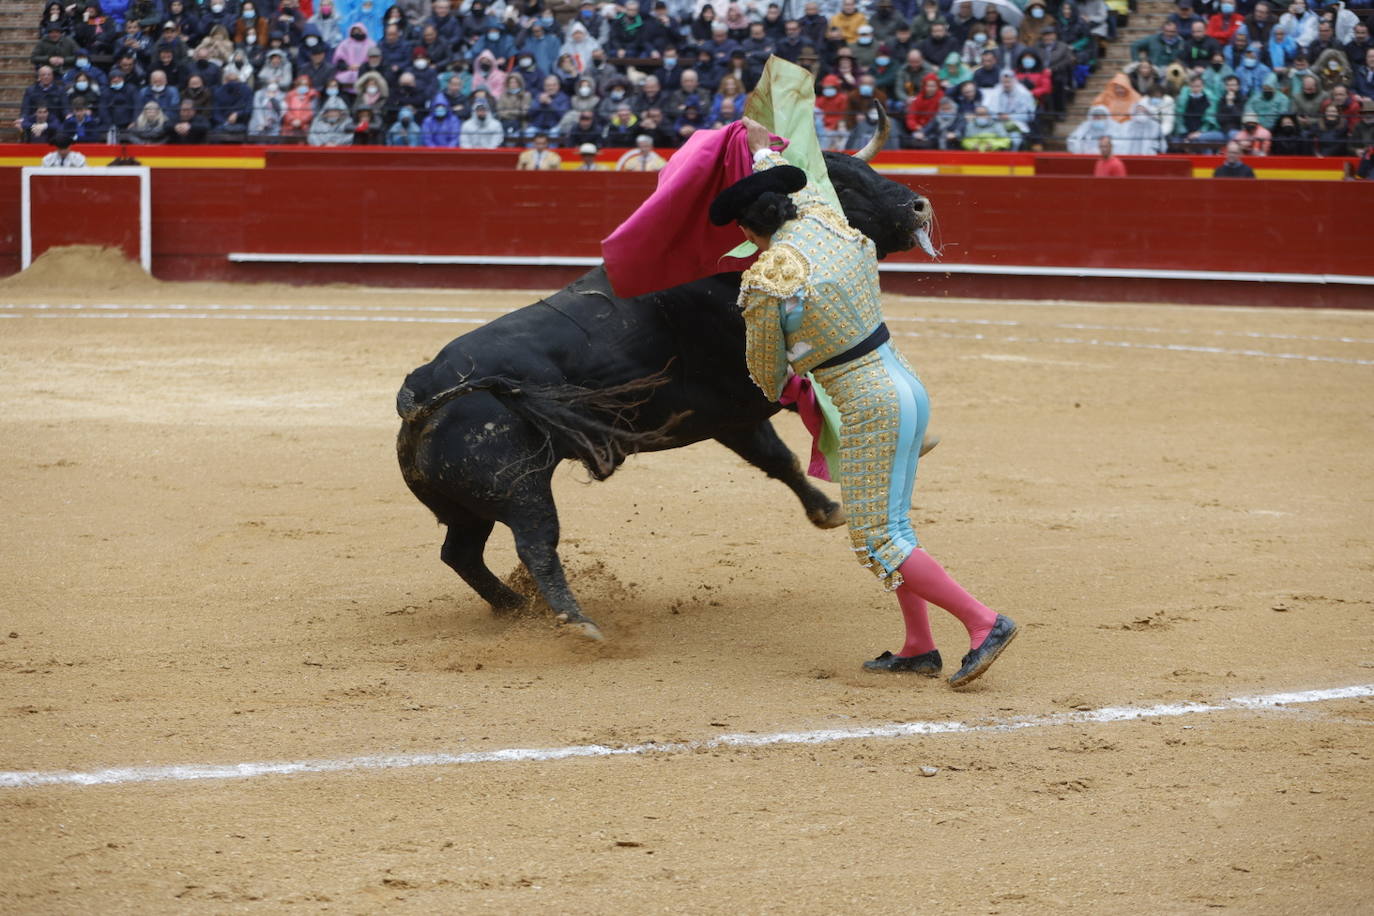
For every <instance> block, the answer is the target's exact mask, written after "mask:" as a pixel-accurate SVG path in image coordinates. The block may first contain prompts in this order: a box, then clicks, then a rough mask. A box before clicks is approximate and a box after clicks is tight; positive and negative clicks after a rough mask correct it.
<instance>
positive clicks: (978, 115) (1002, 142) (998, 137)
mask: <svg viewBox="0 0 1374 916" xmlns="http://www.w3.org/2000/svg"><path fill="white" fill-rule="evenodd" d="M1011 144H1012V141H1011V137H1009V136H1008V135H1007V132H1006V130H1005V129H1004V128H1003V126H1002V124H1001V123H999V122H998V121H997V119H996V118H994V117H993V116H992V114H991V113H990V112H989V111H988V109H987V106H985V105H979V106H977V107H976V108H974V110H973V116H972V117H970V118H966V119H965V122H964V138H963V142H962V144H961V145H962V146H963V148H964V149H967V150H977V151H978V152H988V151H991V150H1009V149H1011Z"/></svg>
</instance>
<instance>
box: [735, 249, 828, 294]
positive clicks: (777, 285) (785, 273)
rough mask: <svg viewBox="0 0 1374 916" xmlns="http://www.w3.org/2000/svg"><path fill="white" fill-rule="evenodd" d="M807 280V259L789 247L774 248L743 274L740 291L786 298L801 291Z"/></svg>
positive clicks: (760, 256) (808, 265)
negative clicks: (753, 291) (756, 291)
mask: <svg viewBox="0 0 1374 916" xmlns="http://www.w3.org/2000/svg"><path fill="white" fill-rule="evenodd" d="M810 278H811V265H810V264H808V263H807V261H806V258H804V257H802V256H801V254H800V253H799V252H798V251H797V250H796V249H794V248H792V247H790V246H788V245H774V246H772V247H771V248H769V249H768V250H767V251H765V252H764V253H763V254H761V255H759V259H758V260H757V261H755V262H754V264H753V266H752V267H750V268H749V269H748V270H746V271H745V272H744V276H742V277H741V278H740V289H742V290H758V291H759V292H761V293H764V294H766V295H769V296H777V297H778V298H779V299H785V298H787V297H789V296H795V295H796V294H797V293H798V291H801V290H804V289H805V288H806V287H807V285H808V282H809V280H810Z"/></svg>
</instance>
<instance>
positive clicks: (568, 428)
mask: <svg viewBox="0 0 1374 916" xmlns="http://www.w3.org/2000/svg"><path fill="white" fill-rule="evenodd" d="M826 155H827V158H826V165H827V167H828V170H829V172H830V177H831V181H832V183H833V184H834V186H835V190H836V193H837V194H838V195H839V198H840V202H841V204H842V206H843V207H844V210H845V215H846V216H847V217H848V219H849V221H850V222H851V223H852V224H853V225H854V226H855V227H857V228H859V229H860V230H862V231H863V232H864V233H865V234H867V235H868V236H869V237H870V238H872V239H873V240H874V242H875V244H876V245H877V247H878V250H879V253H880V255H883V256H885V255H886V254H888V253H890V252H892V251H899V250H906V249H909V248H911V247H913V245H915V243H916V230H917V228H918V227H919V226H921V225H923V224H924V223H925V222H926V221H927V220H928V218H929V213H930V209H929V206H928V205H927V203H926V201H925V200H924V199H923V198H921V197H920V196H919V195H917V194H915V193H914V192H912V191H911V190H909V189H908V188H906V187H905V186H903V185H900V184H897V183H896V182H893V181H889V180H887V179H885V178H882V177H880V176H879V175H878V174H877V173H876V172H874V171H873V169H871V168H870V167H869V166H868V164H867V163H866V162H864V161H861V160H860V159H858V158H856V157H851V156H845V155H839V154H829V153H828V154H826ZM739 280H740V275H739V274H738V273H725V274H717V275H715V276H713V277H708V278H706V279H703V280H698V281H696V282H693V283H688V284H684V285H682V286H677V287H674V288H672V289H668V290H664V291H663V292H658V293H652V294H649V295H646V296H639V297H636V298H633V299H622V298H620V297H618V296H616V295H615V294H614V293H613V292H612V291H611V287H610V284H609V283H608V282H607V279H606V273H605V271H604V269H602V268H600V267H598V268H596V269H595V270H592V271H591V272H590V273H588V274H586V275H585V276H583V277H582V278H581V279H579V280H577V281H576V282H574V283H572V284H570V285H569V286H567V287H565V288H563V289H562V290H560V291H558V292H557V293H554V294H553V295H551V296H549V297H548V298H546V299H542V300H540V301H539V302H536V303H535V304H534V305H529V306H526V307H524V308H522V309H519V310H517V311H515V312H511V313H510V314H507V315H504V316H502V317H500V318H498V319H496V320H495V321H492V322H490V323H489V324H486V325H484V326H482V327H480V328H478V329H477V330H474V331H472V332H470V333H468V334H464V335H463V336H462V337H459V338H458V339H457V340H454V341H452V342H451V343H449V344H448V346H446V347H444V349H443V350H442V351H441V352H440V353H439V355H438V356H436V357H435V358H434V359H433V360H432V361H431V362H429V363H427V364H425V365H423V366H421V367H420V368H418V369H416V370H415V371H414V372H412V373H410V375H408V376H407V377H406V380H405V385H404V386H403V387H402V388H401V391H400V392H399V394H398V395H397V399H396V406H397V412H398V413H399V414H400V415H401V418H402V423H401V431H400V435H399V436H398V439H397V452H398V455H399V458H400V463H401V471H402V473H403V474H404V476H405V481H406V483H407V484H408V485H409V487H410V489H411V491H412V492H413V493H414V494H415V495H416V497H418V498H419V500H420V501H421V502H422V503H424V504H425V505H426V506H428V507H429V508H430V510H431V511H433V512H434V514H435V515H436V516H437V517H438V519H439V521H440V522H442V523H443V524H444V525H446V526H447V527H448V533H447V536H446V537H445V539H444V545H443V549H442V551H441V554H440V555H441V556H442V558H443V561H444V562H445V563H447V564H448V565H449V566H450V567H452V568H453V570H454V571H455V572H457V573H458V575H459V576H461V577H462V578H463V581H464V582H466V583H467V584H468V585H470V586H471V587H472V588H473V589H474V590H475V591H476V592H477V593H478V594H479V595H481V596H482V598H484V599H485V600H486V601H487V602H489V603H490V604H491V606H492V607H493V608H494V609H496V610H497V611H508V610H513V609H515V608H518V607H520V606H521V605H522V604H523V603H524V600H525V599H524V598H523V597H522V596H521V595H520V594H518V593H517V592H515V591H514V590H512V589H511V588H509V587H508V586H507V585H505V584H504V583H503V582H502V581H501V580H500V579H498V578H497V577H496V576H495V575H494V574H493V573H492V572H491V570H490V569H488V568H487V565H486V563H485V562H484V560H483V551H484V548H485V546H486V542H487V538H488V536H490V534H491V531H492V528H493V527H494V524H495V523H496V522H501V523H503V524H505V525H506V526H508V527H509V528H510V529H511V532H512V533H513V534H514V537H515V549H516V552H517V554H518V555H519V557H520V560H521V562H522V563H523V564H524V565H525V567H526V569H528V570H529V572H530V575H531V577H532V578H533V579H534V582H535V583H536V585H537V586H538V588H539V591H540V593H541V594H542V595H543V596H544V599H545V601H547V602H548V604H549V607H550V608H552V609H553V611H554V614H555V615H556V616H557V619H558V620H559V621H561V622H563V623H565V624H568V625H570V626H573V627H574V628H576V629H577V630H578V631H579V632H580V633H582V634H583V635H587V636H591V637H593V638H599V636H600V631H599V630H598V629H597V627H596V625H595V624H594V623H593V622H592V621H590V620H589V619H587V618H586V617H585V616H583V614H582V610H581V608H580V607H579V605H578V603H577V599H576V598H575V597H573V593H572V591H571V590H570V589H569V587H568V582H567V578H566V576H565V575H564V571H563V565H562V563H561V561H560V560H559V557H558V550H557V548H558V536H559V533H558V512H557V509H556V508H555V506H554V500H553V490H552V478H553V472H554V469H555V468H556V467H557V465H558V464H559V462H560V461H562V460H563V459H565V458H574V459H578V460H580V461H582V462H583V464H585V465H586V466H587V468H588V470H589V471H590V472H591V474H592V476H594V477H595V478H597V479H605V478H606V477H608V476H610V475H611V474H612V473H613V472H614V471H615V469H616V468H617V467H618V466H619V464H620V462H621V461H623V460H624V458H625V456H626V455H627V454H629V453H631V452H635V451H657V450H660V449H668V448H678V447H681V446H684V445H690V444H692V443H694V442H700V441H701V440H703V439H715V440H716V441H717V442H719V443H721V444H722V445H724V446H725V447H726V448H729V449H731V450H732V451H734V452H735V453H736V454H738V455H739V456H740V457H741V458H743V459H744V460H746V461H748V462H749V463H750V464H752V465H754V466H755V467H757V468H759V469H760V470H762V471H763V472H764V473H766V474H767V475H768V476H769V477H773V478H776V479H778V480H781V481H782V482H783V483H784V484H786V485H787V486H788V487H789V488H790V489H791V490H792V492H793V493H795V494H796V495H797V497H798V498H799V499H800V500H801V503H802V506H803V508H804V509H805V510H806V515H807V518H809V519H810V520H811V521H812V522H813V523H814V524H816V525H818V526H820V527H823V528H829V527H834V526H837V525H841V524H843V523H844V513H843V511H842V510H841V508H840V507H839V506H838V505H837V504H836V503H835V502H834V501H832V500H831V499H830V498H829V497H827V496H826V495H825V494H824V493H822V492H821V491H820V490H818V489H816V488H815V487H813V486H812V485H811V484H810V483H808V482H807V480H806V477H805V475H804V474H803V472H802V470H801V468H800V466H799V464H798V462H797V459H796V457H795V456H794V455H793V454H792V452H791V450H789V449H788V448H787V446H786V445H784V444H783V442H782V440H781V439H779V438H778V435H777V433H776V432H775V431H774V429H773V426H772V424H771V423H770V422H769V417H771V416H772V415H773V414H774V413H776V412H777V411H778V410H779V406H778V405H777V404H776V403H773V402H770V401H768V400H766V399H765V398H764V396H763V394H762V393H761V392H760V391H759V389H758V388H757V387H756V386H755V385H754V384H753V382H752V381H750V379H749V376H748V374H747V372H746V370H745V364H744V323H743V320H742V319H741V317H740V313H739V308H738V306H737V304H736V299H737V298H738V295H739Z"/></svg>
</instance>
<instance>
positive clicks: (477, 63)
mask: <svg viewBox="0 0 1374 916" xmlns="http://www.w3.org/2000/svg"><path fill="white" fill-rule="evenodd" d="M472 88H473V91H476V90H478V89H485V90H486V91H487V92H489V93H491V96H492V98H500V97H501V93H503V92H505V91H506V71H504V70H502V69H501V68H500V67H499V66H498V65H497V62H496V55H495V54H493V53H492V52H490V51H482V52H481V53H480V54H478V55H477V57H476V59H475V60H474V61H473V65H472Z"/></svg>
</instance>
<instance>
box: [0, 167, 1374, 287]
mask: <svg viewBox="0 0 1374 916" xmlns="http://www.w3.org/2000/svg"><path fill="white" fill-rule="evenodd" d="M893 177H894V178H895V180H899V181H903V182H905V183H907V184H910V185H912V186H913V187H916V188H917V189H918V190H920V191H921V192H922V193H924V194H926V195H927V196H928V197H929V198H930V199H931V201H932V202H933V203H934V205H935V210H936V214H937V218H938V232H937V233H936V242H937V244H939V245H942V246H943V248H944V263H946V264H950V265H988V266H992V267H1000V268H1002V269H1003V270H1004V271H1005V273H1004V275H1000V276H990V275H968V274H961V273H957V272H951V273H948V274H946V273H944V272H938V273H913V274H893V273H886V274H884V287H885V288H888V289H892V290H894V291H902V292H910V293H915V294H932V295H938V294H947V295H989V296H1002V295H1005V296H1018V297H1031V298H1107V299H1121V300H1135V301H1150V300H1155V301H1181V302H1216V303H1228V304H1229V303H1244V304H1272V305H1328V306H1347V307H1371V306H1374V287H1369V286H1354V285H1348V284H1339V283H1331V282H1323V280H1324V279H1325V278H1324V275H1362V276H1369V275H1371V274H1374V267H1372V266H1371V263H1374V262H1371V261H1370V259H1369V258H1368V256H1367V254H1368V253H1367V247H1368V233H1367V231H1366V227H1367V222H1368V214H1369V213H1370V212H1374V185H1366V184H1362V183H1358V184H1357V183H1339V182H1322V181H1291V182H1283V183H1282V184H1279V183H1274V182H1253V181H1222V180H1215V181H1213V180H1196V179H1173V178H1143V177H1142V178H1136V179H1132V180H1129V181H1110V180H1099V179H1091V178H1079V177H1070V176H1064V177H1029V178H1023V177H978V176H962V175H931V176H893ZM653 185H654V177H653V176H651V175H635V174H616V173H609V172H593V173H577V172H553V173H537V172H516V171H514V170H508V171H504V172H500V173H494V172H492V171H487V170H472V169H454V168H444V167H442V166H439V165H438V164H437V163H436V164H434V165H431V164H430V163H429V162H428V161H426V162H425V163H424V165H423V166H416V167H409V168H390V169H366V170H364V171H357V170H348V169H337V168H326V167H306V166H301V167H293V168H268V169H263V170H231V169H224V170H221V169H165V170H158V171H157V172H156V173H155V174H154V177H153V180H152V198H153V202H152V214H153V231H152V237H153V269H154V273H155V274H157V275H158V276H161V277H165V278H169V279H229V280H235V279H237V280H262V279H270V280H275V281H279V282H298V283H306V282H316V281H321V280H329V281H360V282H371V283H383V284H390V285H397V286H407V285H409V286H419V285H426V286H429V285H455V286H483V285H487V286H509V287H533V288H545V287H556V286H558V285H561V283H563V282H566V280H567V279H570V278H571V277H574V276H577V275H578V274H580V273H582V272H583V271H584V270H585V268H581V267H553V268H544V267H489V266H473V265H431V266H417V265H411V264H399V265H319V264H236V263H231V262H230V261H229V260H228V258H227V255H228V254H229V252H255V253H293V254H342V255H350V254H372V255H378V254H384V255H398V256H407V255H471V256H493V255H497V256H501V255H537V256H575V257H593V258H594V257H598V256H599V241H600V239H601V238H603V237H604V236H605V235H607V234H608V233H609V232H610V231H611V229H613V228H614V227H615V226H616V225H617V224H618V223H619V222H620V221H621V220H622V219H623V218H624V217H625V216H627V215H628V214H629V213H630V212H631V211H632V210H633V209H634V207H635V206H637V205H638V203H639V202H640V201H641V200H642V199H643V198H644V197H645V196H646V195H647V194H648V193H649V192H650V190H651V189H652V187H653ZM17 211H18V170H17V169H5V170H3V172H0V213H3V214H4V216H3V219H0V224H3V226H4V231H3V232H0V270H3V269H4V267H5V265H6V264H9V265H11V266H10V270H13V269H15V268H17V250H18V231H17V226H16V223H17V220H16V219H15V216H16V215H17ZM891 260H892V262H893V263H904V262H905V263H927V264H928V263H929V260H928V259H927V258H926V257H925V256H924V255H922V254H921V253H919V252H914V253H911V252H908V253H904V254H902V255H898V256H895V257H894V258H893V259H891ZM1020 267H1029V268H1098V269H1116V270H1121V269H1125V270H1131V269H1146V270H1164V271H1179V270H1200V271H1237V272H1243V273H1247V274H1248V273H1257V272H1266V273H1299V274H1309V275H1313V282H1312V283H1310V284H1302V285H1296V284H1289V283H1278V282H1268V283H1259V282H1238V281H1230V280H1197V279H1168V278H1147V279H1123V278H1095V279H1081V280H1080V279H1076V278H1069V277H1054V276H1035V275H1033V274H1032V275H1027V274H1026V273H1025V272H1022V271H1017V270H1015V268H1020Z"/></svg>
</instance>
